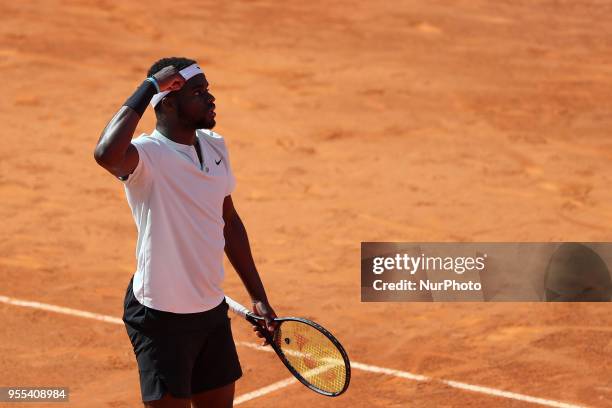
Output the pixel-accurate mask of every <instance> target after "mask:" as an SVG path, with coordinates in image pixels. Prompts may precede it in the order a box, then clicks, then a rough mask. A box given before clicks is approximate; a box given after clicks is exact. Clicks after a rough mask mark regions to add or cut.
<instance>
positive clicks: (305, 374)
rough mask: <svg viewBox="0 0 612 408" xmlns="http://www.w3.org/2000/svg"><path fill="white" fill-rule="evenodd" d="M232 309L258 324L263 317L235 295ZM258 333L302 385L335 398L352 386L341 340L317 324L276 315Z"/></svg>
mask: <svg viewBox="0 0 612 408" xmlns="http://www.w3.org/2000/svg"><path fill="white" fill-rule="evenodd" d="M225 299H226V301H227V304H228V305H229V308H230V309H232V311H233V312H234V313H236V314H237V315H239V316H242V317H243V318H245V319H246V320H247V321H248V322H249V323H251V324H252V325H254V326H256V327H261V325H262V324H263V322H264V318H263V317H261V316H258V315H256V314H255V313H253V312H250V311H249V310H248V309H247V308H246V307H244V306H242V305H241V304H240V303H238V302H236V301H235V300H233V299H232V298H230V297H228V296H226V297H225ZM265 326H266V327H267V328H272V329H273V331H270V330H267V329H266V328H262V329H261V330H258V332H259V333H261V335H262V336H263V337H264V338H265V339H266V343H268V344H270V345H271V346H272V348H273V349H274V351H275V352H276V354H277V355H278V357H279V358H280V359H281V361H282V362H283V363H284V364H285V366H286V367H287V368H288V369H289V371H290V372H291V373H292V374H293V375H294V376H295V378H297V379H298V380H299V381H300V382H301V383H302V384H304V385H305V386H307V387H308V388H310V389H311V390H313V391H315V392H318V393H319V394H323V395H327V396H330V397H336V396H338V395H340V394H342V393H343V392H344V391H346V389H347V388H348V386H349V382H350V379H351V365H350V362H349V358H348V356H347V354H346V351H344V348H343V347H342V345H341V344H340V342H339V341H338V340H337V339H336V338H335V337H334V336H333V335H332V334H331V333H330V332H328V331H327V330H325V329H324V328H323V327H321V326H320V325H318V324H317V323H315V322H313V321H310V320H307V319H301V318H297V317H281V318H275V319H274V320H273V321H272V322H270V321H268V322H266V324H265Z"/></svg>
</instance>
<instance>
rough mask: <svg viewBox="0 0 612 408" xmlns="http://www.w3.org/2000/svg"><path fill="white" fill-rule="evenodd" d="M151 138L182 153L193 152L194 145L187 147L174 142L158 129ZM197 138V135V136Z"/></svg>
mask: <svg viewBox="0 0 612 408" xmlns="http://www.w3.org/2000/svg"><path fill="white" fill-rule="evenodd" d="M151 137H153V138H155V139H157V140H159V141H161V142H163V143H165V144H166V145H168V146H169V147H171V148H173V149H174V150H180V151H190V150H193V148H194V146H193V145H186V144H182V143H176V142H175V141H173V140H170V139H168V138H167V137H166V136H164V134H163V133H162V132H160V131H159V130H157V129H154V130H153V132H152V133H151ZM196 137H197V134H196Z"/></svg>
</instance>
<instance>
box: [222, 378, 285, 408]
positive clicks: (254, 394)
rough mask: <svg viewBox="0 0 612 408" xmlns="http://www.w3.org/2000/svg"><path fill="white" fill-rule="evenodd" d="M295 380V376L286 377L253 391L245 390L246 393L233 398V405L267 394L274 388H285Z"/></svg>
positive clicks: (274, 389)
mask: <svg viewBox="0 0 612 408" xmlns="http://www.w3.org/2000/svg"><path fill="white" fill-rule="evenodd" d="M296 382H297V380H296V379H295V377H291V378H287V379H286V380H281V381H277V382H275V383H274V384H270V385H268V386H267V387H263V388H260V389H258V390H255V391H251V392H247V393H246V394H242V395H240V396H238V397H236V398H234V405H238V404H242V403H243V402H247V401H250V400H252V399H255V398H258V397H261V396H262V395H266V394H269V393H271V392H274V391H276V390H280V389H281V388H285V387H287V386H289V385H291V384H295V383H296Z"/></svg>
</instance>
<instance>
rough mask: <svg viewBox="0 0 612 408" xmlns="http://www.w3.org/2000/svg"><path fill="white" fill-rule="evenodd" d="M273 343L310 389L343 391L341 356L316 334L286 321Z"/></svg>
mask: <svg viewBox="0 0 612 408" xmlns="http://www.w3.org/2000/svg"><path fill="white" fill-rule="evenodd" d="M274 340H275V343H276V345H277V346H278V347H279V348H280V349H281V350H282V352H283V354H284V355H285V358H286V359H287V361H288V362H289V364H291V366H292V367H293V368H294V369H295V370H296V371H297V372H298V373H299V374H300V375H301V376H302V377H303V378H304V379H305V380H306V381H308V382H309V383H310V384H311V385H312V386H314V387H316V388H318V389H320V390H322V391H326V392H329V393H338V392H340V391H342V390H343V389H344V386H345V384H346V381H347V370H346V364H345V361H344V358H343V356H342V353H341V352H340V350H338V348H337V347H336V345H335V344H334V343H333V342H332V341H331V340H330V339H329V338H328V337H327V336H325V335H324V334H323V333H321V332H320V331H319V330H317V329H316V328H314V327H312V326H310V325H308V324H306V323H302V322H299V321H285V322H283V323H282V324H281V326H280V328H279V330H278V334H277V336H276V337H275V339H274Z"/></svg>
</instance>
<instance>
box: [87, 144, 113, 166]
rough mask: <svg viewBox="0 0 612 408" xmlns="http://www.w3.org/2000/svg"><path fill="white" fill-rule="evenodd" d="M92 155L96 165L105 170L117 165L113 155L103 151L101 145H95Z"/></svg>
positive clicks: (105, 150)
mask: <svg viewBox="0 0 612 408" xmlns="http://www.w3.org/2000/svg"><path fill="white" fill-rule="evenodd" d="M93 155H94V160H95V161H96V163H98V164H99V165H100V166H102V167H104V168H105V169H109V168H112V167H114V166H115V165H116V164H117V160H116V158H115V157H114V155H113V154H112V153H111V152H109V151H108V149H105V148H104V146H103V145H97V146H96V148H95V149H94V154H93Z"/></svg>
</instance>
